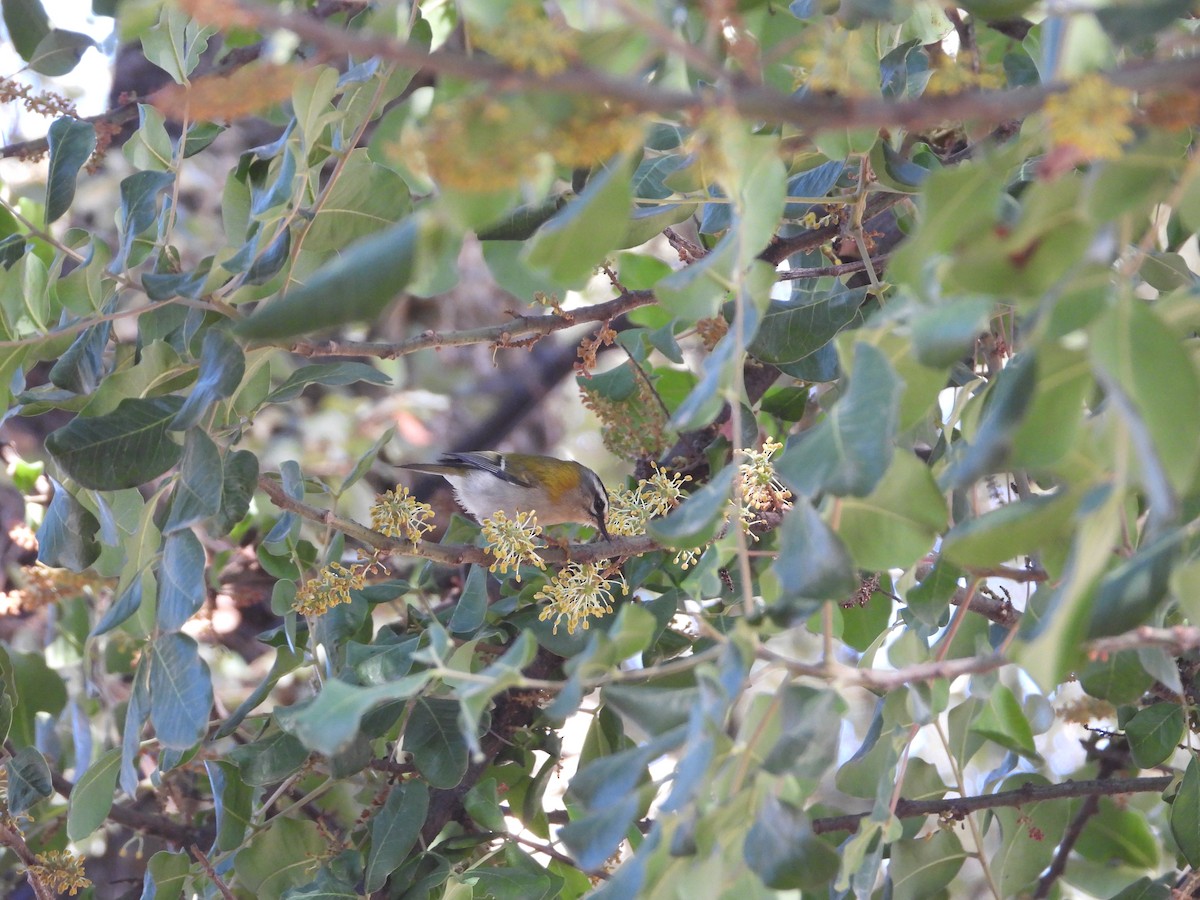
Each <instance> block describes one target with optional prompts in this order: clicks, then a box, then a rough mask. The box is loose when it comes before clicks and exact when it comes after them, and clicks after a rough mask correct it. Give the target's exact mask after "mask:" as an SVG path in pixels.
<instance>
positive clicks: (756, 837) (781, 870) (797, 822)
mask: <svg viewBox="0 0 1200 900" xmlns="http://www.w3.org/2000/svg"><path fill="white" fill-rule="evenodd" d="M742 855H743V857H744V858H745V860H746V865H748V866H749V867H750V868H751V870H753V871H754V872H755V873H756V874H757V875H758V877H759V878H761V879H762V880H763V884H765V885H766V886H767V887H769V888H773V889H775V890H794V889H805V890H813V891H816V890H818V889H819V888H821V887H822V886H823V885H825V884H826V883H827V882H829V880H830V879H832V878H833V877H834V876H835V875H836V874H837V872H838V867H839V865H840V862H841V857H840V855H839V854H838V851H837V848H836V847H834V846H833V845H832V844H828V843H826V842H825V841H823V840H821V839H820V838H819V837H817V835H815V834H814V833H813V830H812V826H811V825H810V824H809V821H808V816H807V815H806V814H805V813H804V811H803V810H800V809H797V808H796V807H794V806H792V804H790V803H788V802H787V801H786V800H782V799H780V798H778V797H776V796H774V795H769V796H768V797H767V798H766V799H765V800H764V801H763V804H762V806H761V807H760V808H759V810H758V814H757V815H756V816H755V817H754V824H753V825H751V826H750V830H749V831H748V832H747V833H746V838H745V843H744V844H743V845H742Z"/></svg>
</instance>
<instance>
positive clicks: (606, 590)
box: [533, 563, 629, 634]
mask: <svg viewBox="0 0 1200 900" xmlns="http://www.w3.org/2000/svg"><path fill="white" fill-rule="evenodd" d="M607 574H608V573H607V572H606V571H605V567H604V565H603V564H601V563H570V564H568V565H567V566H565V567H564V568H562V569H560V570H559V571H558V572H556V573H555V574H554V577H553V578H551V579H550V581H549V582H547V584H546V586H545V587H543V588H542V589H541V590H540V591H538V592H537V593H536V594H534V595H533V598H534V600H548V601H550V602H549V603H548V604H547V605H546V608H545V609H543V610H542V611H541V613H539V614H538V619H539V620H540V621H542V622H545V621H546V620H547V619H549V618H553V619H554V633H555V634H558V626H559V624H560V623H561V622H562V620H563V619H566V620H567V634H574V633H575V630H576V629H578V628H583V629H585V630H586V629H587V627H588V624H589V623H588V619H589V618H597V619H598V618H600V617H601V616H606V615H608V614H609V613H611V612H612V611H613V589H614V585H620V588H621V593H622V594H624V595H626V596H628V594H629V585H628V584H627V583H626V581H625V578H624V576H623V575H621V573H620V571H618V572H617V577H616V579H615V581H614V580H610V579H609V578H608V577H607Z"/></svg>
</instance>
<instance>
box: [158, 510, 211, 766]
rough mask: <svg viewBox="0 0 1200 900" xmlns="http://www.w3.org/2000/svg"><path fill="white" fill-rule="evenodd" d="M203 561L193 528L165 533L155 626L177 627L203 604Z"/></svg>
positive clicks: (172, 629)
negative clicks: (156, 623)
mask: <svg viewBox="0 0 1200 900" xmlns="http://www.w3.org/2000/svg"><path fill="white" fill-rule="evenodd" d="M204 563H205V557H204V547H203V545H202V544H201V543H200V539H199V538H198V537H196V535H195V534H194V533H193V532H191V531H190V530H186V529H185V530H181V531H176V532H174V533H173V534H169V535H167V538H166V540H164V541H163V555H162V563H161V564H160V565H159V571H158V582H159V590H158V626H159V628H162V629H163V630H164V631H178V630H179V629H180V628H182V627H183V625H184V623H185V622H187V620H188V619H190V618H191V617H192V616H194V615H195V614H196V613H197V612H198V611H199V609H200V607H201V606H203V605H204V601H205V600H206V599H207V597H208V589H207V586H206V584H205V580H204ZM189 746H190V745H189Z"/></svg>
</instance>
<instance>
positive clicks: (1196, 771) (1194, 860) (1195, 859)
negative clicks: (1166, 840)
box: [1171, 753, 1200, 868]
mask: <svg viewBox="0 0 1200 900" xmlns="http://www.w3.org/2000/svg"><path fill="white" fill-rule="evenodd" d="M1191 756H1192V758H1191V759H1190V760H1188V766H1187V770H1186V771H1185V772H1184V773H1183V781H1182V782H1180V784H1179V790H1178V791H1176V792H1175V799H1174V800H1173V801H1172V802H1171V836H1172V837H1174V838H1175V843H1176V844H1177V845H1178V846H1179V850H1180V852H1181V853H1182V854H1183V858H1184V859H1186V860H1187V862H1188V865H1189V866H1192V867H1193V868H1196V867H1200V758H1197V756H1196V754H1195V753H1193V754H1192V755H1191Z"/></svg>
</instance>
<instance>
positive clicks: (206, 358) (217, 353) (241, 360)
mask: <svg viewBox="0 0 1200 900" xmlns="http://www.w3.org/2000/svg"><path fill="white" fill-rule="evenodd" d="M245 372H246V358H245V356H244V355H243V353H242V349H241V347H239V346H238V345H237V344H236V343H235V342H234V340H233V339H232V338H231V337H230V336H229V333H228V332H227V331H225V330H224V329H221V328H213V329H210V330H209V331H207V332H205V334H204V343H203V345H202V346H201V348H200V376H199V378H197V379H196V384H195V385H194V386H193V387H192V392H191V393H190V394H189V395H188V398H187V400H185V401H184V403H183V406H182V407H181V408H180V410H179V412H178V413H177V414H176V416H175V420H174V421H173V422H172V423H171V427H172V428H173V429H176V430H178V431H186V430H187V429H189V428H191V427H192V426H194V425H196V424H197V423H199V421H200V419H201V418H202V417H203V416H204V414H205V413H206V412H208V410H209V408H210V407H211V406H212V404H213V403H215V402H217V401H218V400H224V399H225V398H226V397H230V396H232V395H233V392H234V391H235V390H237V387H238V385H239V384H241V382H242V377H243V376H244V375H245Z"/></svg>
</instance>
